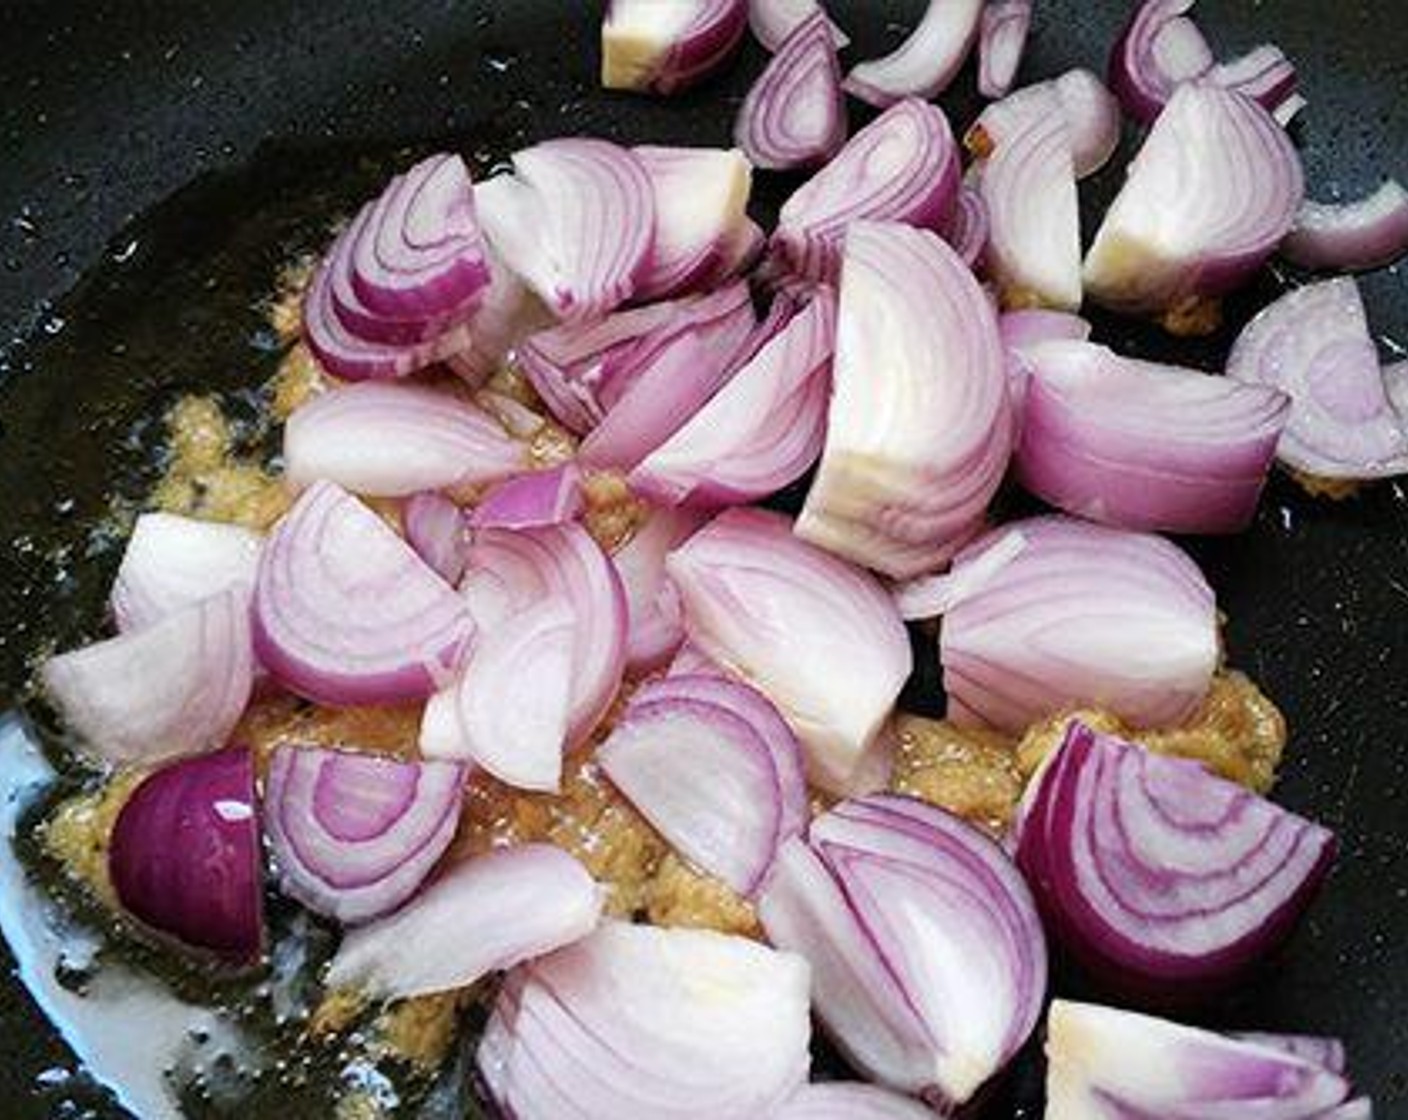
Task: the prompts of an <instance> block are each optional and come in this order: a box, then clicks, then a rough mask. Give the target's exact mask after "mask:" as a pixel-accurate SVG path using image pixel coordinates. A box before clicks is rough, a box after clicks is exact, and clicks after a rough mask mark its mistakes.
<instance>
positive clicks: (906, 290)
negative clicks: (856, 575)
mask: <svg viewBox="0 0 1408 1120" xmlns="http://www.w3.org/2000/svg"><path fill="white" fill-rule="evenodd" d="M832 380H833V389H832V396H831V410H830V416H829V420H828V427H827V434H826V446H825V449H824V450H823V451H822V456H821V468H820V470H819V471H818V472H817V476H816V480H815V482H814V483H813V484H812V488H811V492H810V493H809V494H808V495H807V501H806V505H805V506H804V507H803V510H802V514H801V516H800V517H799V518H798V521H797V534H798V536H800V537H802V538H803V539H805V540H808V541H810V542H811V543H812V544H816V545H820V546H821V547H823V548H826V549H828V550H830V551H832V552H836V553H838V554H839V555H842V556H845V557H846V558H848V559H851V560H854V561H856V562H857V563H861V564H865V565H866V566H868V567H872V568H875V569H877V570H878V571H881V572H884V573H885V574H886V575H890V576H895V577H898V578H903V577H906V576H912V575H916V574H918V573H920V572H923V571H926V570H931V569H933V568H936V567H938V566H939V565H941V564H942V563H943V562H944V561H945V560H947V559H948V558H949V557H950V556H951V555H952V554H953V552H954V551H955V550H956V549H957V548H958V547H959V546H960V545H962V544H963V542H964V541H965V540H966V539H967V538H969V537H971V536H972V535H973V534H974V533H975V532H976V531H977V530H978V529H979V527H980V526H981V525H982V522H983V518H984V515H985V513H986V510H987V504H988V502H989V501H990V500H991V498H992V496H993V494H994V493H995V492H996V490H997V487H998V485H999V484H1000V483H1001V481H1002V475H1003V471H1004V470H1005V469H1006V467H1007V456H1008V452H1009V449H1010V446H1011V423H1010V420H1009V417H1008V402H1007V386H1006V377H1005V373H1004V366H1003V354H1002V344H1001V341H1000V339H999V337H998V332H997V320H996V318H995V317H994V315H993V311H992V306H991V304H990V302H989V300H988V298H987V296H986V295H985V294H984V292H983V290H982V289H981V288H980V287H979V286H978V283H977V281H976V280H974V279H973V275H972V273H971V272H969V271H968V268H967V267H966V266H965V265H964V264H963V262H962V261H961V260H959V258H958V257H957V255H956V254H955V253H954V252H953V250H952V249H950V248H949V247H948V246H947V245H945V244H944V243H943V242H942V241H941V240H940V239H939V238H938V237H936V236H935V235H933V234H931V233H927V232H923V231H920V230H913V229H909V228H907V227H905V226H901V225H897V224H880V223H871V222H860V223H857V224H855V225H853V226H852V227H851V230H850V234H849V235H848V237H847V242H846V258H845V269H844V272H843V275H842V281H841V302H840V311H839V314H838V323H837V333H836V358H835V362H834V364H833V375H832Z"/></svg>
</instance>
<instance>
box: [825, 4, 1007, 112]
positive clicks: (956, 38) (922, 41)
mask: <svg viewBox="0 0 1408 1120" xmlns="http://www.w3.org/2000/svg"><path fill="white" fill-rule="evenodd" d="M982 10H983V0H929V6H928V8H927V9H926V10H925V12H924V18H923V19H921V20H920V21H919V26H918V27H916V28H915V29H914V31H913V32H912V33H911V34H910V36H909V38H908V39H906V40H905V41H904V42H903V43H901V44H900V45H899V46H898V47H897V48H896V49H895V50H894V51H892V52H891V53H890V54H887V55H886V56H885V57H884V58H876V59H871V60H870V61H868V62H862V63H860V64H859V65H858V66H855V67H853V68H852V69H851V72H850V74H849V75H848V76H847V78H846V91H847V92H848V93H851V94H854V95H855V96H856V97H859V98H860V99H861V100H862V101H866V102H869V103H870V104H871V105H875V106H877V107H880V108H884V107H885V106H887V105H892V104H894V103H895V102H896V101H899V100H900V99H901V98H904V97H920V98H925V99H928V98H931V97H937V96H938V95H939V94H941V93H943V91H944V90H946V89H948V86H949V83H950V82H952V81H953V79H954V76H955V75H956V74H957V73H958V71H959V69H960V68H961V67H962V66H963V63H964V62H965V61H966V60H967V58H968V54H969V52H971V51H972V49H973V44H974V43H975V42H976V41H977V38H978V20H979V18H980V17H981V15H982Z"/></svg>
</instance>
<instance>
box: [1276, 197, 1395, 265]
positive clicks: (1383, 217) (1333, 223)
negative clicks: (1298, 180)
mask: <svg viewBox="0 0 1408 1120" xmlns="http://www.w3.org/2000/svg"><path fill="white" fill-rule="evenodd" d="M1404 253H1408V190H1404V189H1403V185H1402V184H1401V183H1399V181H1398V180H1397V179H1389V180H1388V181H1387V182H1385V183H1384V184H1383V185H1382V186H1381V187H1379V189H1378V190H1376V191H1374V193H1373V194H1370V195H1367V196H1366V197H1364V198H1361V199H1358V200H1356V201H1354V202H1340V203H1335V202H1311V201H1307V202H1305V203H1304V204H1302V206H1301V208H1300V212H1299V213H1297V214H1296V221H1295V225H1293V226H1292V227H1291V232H1290V233H1288V234H1287V235H1286V239H1285V240H1284V241H1282V242H1281V255H1282V256H1283V257H1285V258H1286V259H1287V260H1288V261H1290V262H1291V263H1293V264H1298V265H1301V266H1302V267H1304V268H1317V269H1327V268H1331V269H1347V270H1351V271H1367V270H1368V269H1372V268H1380V267H1382V266H1383V265H1386V264H1392V263H1393V262H1394V261H1396V260H1398V259H1399V258H1400V257H1402V256H1403V255H1404Z"/></svg>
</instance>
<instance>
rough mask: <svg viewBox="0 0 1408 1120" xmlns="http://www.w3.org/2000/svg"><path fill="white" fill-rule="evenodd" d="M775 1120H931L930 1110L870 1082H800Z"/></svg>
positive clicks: (777, 1113)
mask: <svg viewBox="0 0 1408 1120" xmlns="http://www.w3.org/2000/svg"><path fill="white" fill-rule="evenodd" d="M774 1116H775V1117H776V1120H933V1116H934V1113H933V1110H932V1109H929V1108H925V1107H924V1106H923V1105H922V1104H920V1103H919V1102H918V1101H916V1100H911V1099H910V1098H909V1097H902V1096H900V1095H899V1094H898V1093H891V1092H888V1091H887V1090H885V1089H880V1088H877V1087H876V1086H874V1085H864V1084H861V1083H859V1082H855V1081H827V1082H818V1083H815V1084H812V1085H804V1086H802V1088H801V1089H799V1090H797V1093H796V1095H794V1096H793V1097H792V1099H791V1100H790V1101H788V1102H787V1103H786V1104H785V1105H783V1106H782V1108H781V1109H780V1110H779V1111H778V1112H776V1113H775V1114H774Z"/></svg>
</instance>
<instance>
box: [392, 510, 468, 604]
mask: <svg viewBox="0 0 1408 1120" xmlns="http://www.w3.org/2000/svg"><path fill="white" fill-rule="evenodd" d="M401 529H402V531H403V532H404V533H405V534H406V543H407V544H409V545H410V546H411V547H412V548H413V549H415V552H416V555H417V556H419V557H420V558H421V559H422V560H424V561H425V562H426V563H427V564H428V565H430V567H431V568H432V569H434V571H435V574H436V575H438V576H439V577H440V578H441V579H443V580H444V581H445V582H446V583H449V584H456V583H459V581H460V576H462V575H464V565H465V560H466V555H467V553H468V550H469V536H468V534H467V532H466V526H465V518H464V511H463V510H461V509H460V507H459V506H457V505H455V503H454V502H452V501H450V499H449V498H447V497H445V495H443V494H436V493H434V492H433V491H429V490H426V491H422V492H421V493H419V494H412V495H411V496H410V497H409V498H408V499H406V504H405V505H403V506H402V507H401Z"/></svg>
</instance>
